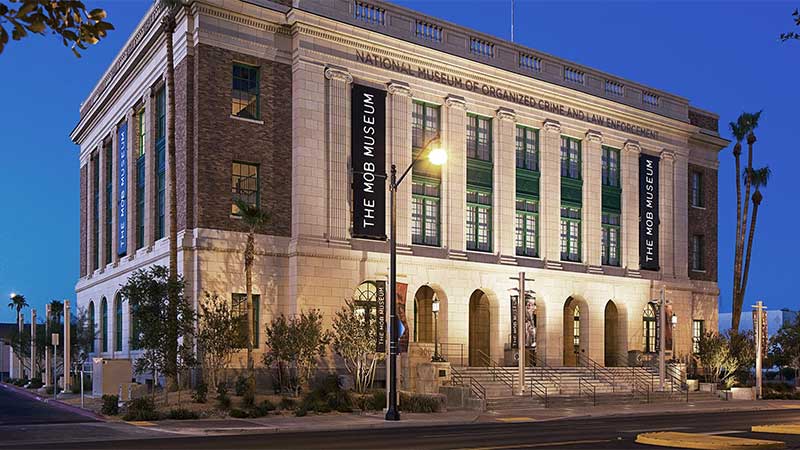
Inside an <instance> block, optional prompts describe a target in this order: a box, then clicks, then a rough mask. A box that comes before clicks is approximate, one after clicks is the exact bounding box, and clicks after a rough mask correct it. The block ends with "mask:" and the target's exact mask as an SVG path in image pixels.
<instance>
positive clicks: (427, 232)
mask: <svg viewBox="0 0 800 450" xmlns="http://www.w3.org/2000/svg"><path fill="white" fill-rule="evenodd" d="M440 187H441V183H440V182H439V180H436V179H431V178H422V177H414V178H413V179H412V187H411V192H412V209H411V242H412V243H413V244H417V245H430V246H436V247H438V246H439V245H440V240H439V239H440V235H441V233H440V224H441V221H440V217H441V214H440V213H441V200H440V196H441V190H440Z"/></svg>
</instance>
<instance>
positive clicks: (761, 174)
mask: <svg viewBox="0 0 800 450" xmlns="http://www.w3.org/2000/svg"><path fill="white" fill-rule="evenodd" d="M770 175H772V170H770V168H769V166H764V167H761V168H759V169H753V171H752V174H751V178H750V182H752V183H753V186H754V187H755V189H756V190H758V189H759V188H761V187H767V183H768V182H769V177H770Z"/></svg>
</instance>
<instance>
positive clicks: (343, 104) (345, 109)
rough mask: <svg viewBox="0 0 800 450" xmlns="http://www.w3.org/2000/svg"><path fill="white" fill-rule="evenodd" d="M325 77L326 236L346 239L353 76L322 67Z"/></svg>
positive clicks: (339, 239) (348, 223)
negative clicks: (326, 124)
mask: <svg viewBox="0 0 800 450" xmlns="http://www.w3.org/2000/svg"><path fill="white" fill-rule="evenodd" d="M325 79H326V80H327V81H326V82H327V84H328V89H327V106H328V107H327V111H328V118H327V119H328V133H327V141H328V145H327V166H328V167H327V175H328V186H327V188H328V195H327V199H328V202H327V203H328V205H327V206H328V211H327V230H326V234H327V237H328V239H330V240H334V241H346V240H347V239H348V238H349V237H350V236H349V228H350V227H349V225H350V215H349V209H348V204H347V198H348V193H349V192H350V190H349V189H348V174H349V173H350V170H349V169H350V168H349V167H348V166H347V160H348V149H349V148H350V140H349V131H350V125H349V117H350V101H349V99H350V84H351V83H352V82H353V77H352V75H350V74H349V73H348V72H347V70H345V69H339V68H334V67H328V68H326V69H325Z"/></svg>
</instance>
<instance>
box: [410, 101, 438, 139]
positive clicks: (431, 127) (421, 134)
mask: <svg viewBox="0 0 800 450" xmlns="http://www.w3.org/2000/svg"><path fill="white" fill-rule="evenodd" d="M413 108H414V109H413V111H412V113H411V146H412V147H413V148H414V149H422V148H423V147H424V146H425V145H427V144H430V142H431V141H432V140H433V139H436V138H438V137H439V111H440V108H439V106H437V105H431V104H429V103H424V102H419V101H415V102H414V106H413Z"/></svg>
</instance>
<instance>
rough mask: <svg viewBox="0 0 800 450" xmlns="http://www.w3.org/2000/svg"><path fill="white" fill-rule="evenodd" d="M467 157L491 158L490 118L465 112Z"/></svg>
mask: <svg viewBox="0 0 800 450" xmlns="http://www.w3.org/2000/svg"><path fill="white" fill-rule="evenodd" d="M467 158H472V159H477V160H480V161H491V160H492V119H490V118H488V117H484V116H479V115H477V114H471V113H470V114H467Z"/></svg>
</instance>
